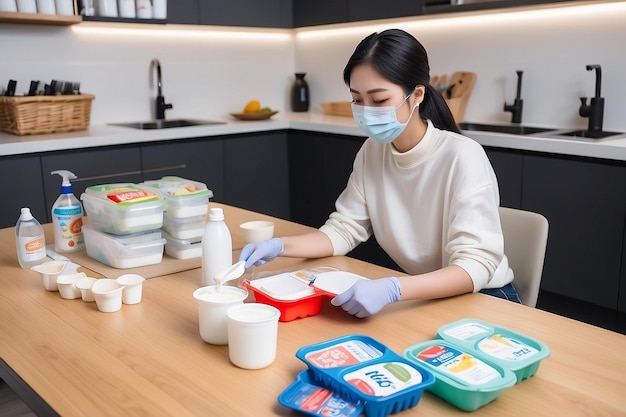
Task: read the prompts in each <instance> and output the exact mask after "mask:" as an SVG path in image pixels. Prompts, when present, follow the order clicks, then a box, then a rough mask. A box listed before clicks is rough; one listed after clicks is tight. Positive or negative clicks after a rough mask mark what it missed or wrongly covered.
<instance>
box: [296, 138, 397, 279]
mask: <svg viewBox="0 0 626 417" xmlns="http://www.w3.org/2000/svg"><path fill="white" fill-rule="evenodd" d="M363 141H364V138H362V137H355V136H342V135H333V134H326V133H314V132H304V131H291V133H290V135H289V191H290V207H291V209H290V211H291V218H290V220H291V221H295V222H297V223H302V224H306V225H308V226H312V227H320V226H321V225H323V224H324V222H325V221H326V219H327V218H328V215H329V214H330V213H331V212H333V211H334V209H335V200H337V197H338V196H339V194H341V192H342V191H343V189H344V188H345V187H346V184H347V182H348V178H349V177H350V174H351V173H352V163H353V162H354V157H355V156H356V154H357V152H358V151H359V149H360V148H361V146H362V145H363ZM349 256H351V257H354V258H357V259H362V260H365V261H368V262H372V263H375V264H378V265H383V266H386V267H388V268H392V269H396V270H400V268H399V267H398V266H397V265H396V264H395V262H393V261H392V260H391V258H389V256H388V255H387V254H386V253H385V252H384V251H383V250H382V249H381V248H380V246H379V245H378V243H377V242H376V239H375V238H374V237H372V238H370V239H369V240H368V241H367V242H364V243H362V244H360V245H359V246H358V247H357V248H356V249H354V250H353V251H352V252H351V253H349Z"/></svg>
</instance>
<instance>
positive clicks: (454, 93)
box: [430, 71, 476, 123]
mask: <svg viewBox="0 0 626 417" xmlns="http://www.w3.org/2000/svg"><path fill="white" fill-rule="evenodd" d="M446 78H447V77H445V76H441V77H440V76H433V77H432V78H431V79H430V84H431V85H432V86H433V87H435V88H436V89H437V90H439V91H442V95H443V98H444V99H445V100H446V103H447V104H448V107H449V108H450V111H451V112H452V116H453V117H454V121H455V122H456V123H460V122H462V121H463V118H464V117H465V109H466V108H467V103H468V102H469V99H470V96H471V94H472V90H473V89H474V84H475V83H476V73H473V72H469V71H457V72H455V73H453V74H452V77H450V79H449V81H448V83H447V84H442V83H440V82H439V80H440V79H441V80H446ZM444 83H445V81H444Z"/></svg>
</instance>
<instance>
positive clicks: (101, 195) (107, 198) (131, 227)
mask: <svg viewBox="0 0 626 417" xmlns="http://www.w3.org/2000/svg"><path fill="white" fill-rule="evenodd" d="M80 199H81V200H82V202H83V206H84V207H85V212H86V213H87V216H88V217H89V224H91V226H93V228H94V229H96V230H99V231H102V232H106V233H112V234H116V235H127V234H132V233H138V232H143V231H146V230H152V229H158V228H160V227H161V226H162V225H163V211H164V210H165V201H164V200H163V199H161V198H160V197H159V196H158V195H157V194H155V193H153V192H150V191H148V190H145V189H143V188H139V187H138V186H136V185H135V184H128V183H127V184H106V185H96V186H93V187H88V188H87V189H86V190H85V192H84V193H83V194H82V195H81V197H80Z"/></svg>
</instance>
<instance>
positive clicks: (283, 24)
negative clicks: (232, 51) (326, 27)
mask: <svg viewBox="0 0 626 417" xmlns="http://www.w3.org/2000/svg"><path fill="white" fill-rule="evenodd" d="M243 11H245V12H243ZM167 22H168V23H177V24H192V25H215V26H249V27H274V28H291V27H293V13H292V0H265V1H258V0H211V1H206V0H204V1H203V0H177V1H169V2H168V5H167Z"/></svg>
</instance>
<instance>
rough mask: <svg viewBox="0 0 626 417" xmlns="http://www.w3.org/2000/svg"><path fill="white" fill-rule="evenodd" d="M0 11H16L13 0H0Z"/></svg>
mask: <svg viewBox="0 0 626 417" xmlns="http://www.w3.org/2000/svg"><path fill="white" fill-rule="evenodd" d="M0 12H17V4H15V0H0Z"/></svg>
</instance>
